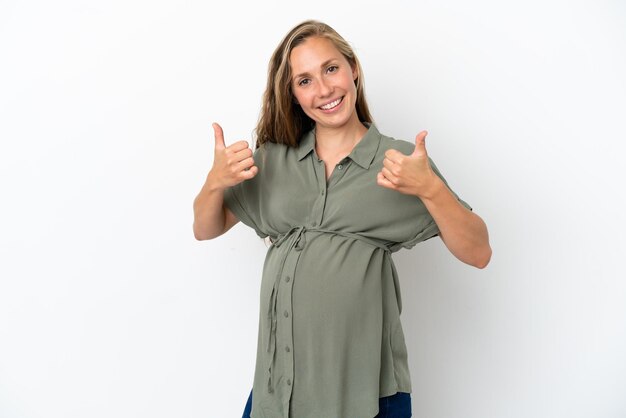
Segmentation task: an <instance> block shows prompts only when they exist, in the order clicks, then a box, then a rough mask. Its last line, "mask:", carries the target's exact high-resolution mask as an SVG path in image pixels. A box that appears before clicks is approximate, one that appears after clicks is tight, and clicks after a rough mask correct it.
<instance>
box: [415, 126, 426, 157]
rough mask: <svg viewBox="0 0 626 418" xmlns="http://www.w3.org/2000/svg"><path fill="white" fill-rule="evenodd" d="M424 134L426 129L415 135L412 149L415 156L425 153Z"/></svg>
mask: <svg viewBox="0 0 626 418" xmlns="http://www.w3.org/2000/svg"><path fill="white" fill-rule="evenodd" d="M426 135H428V132H427V131H422V132H420V133H419V134H417V136H416V137H415V150H413V155H415V156H424V155H427V153H426Z"/></svg>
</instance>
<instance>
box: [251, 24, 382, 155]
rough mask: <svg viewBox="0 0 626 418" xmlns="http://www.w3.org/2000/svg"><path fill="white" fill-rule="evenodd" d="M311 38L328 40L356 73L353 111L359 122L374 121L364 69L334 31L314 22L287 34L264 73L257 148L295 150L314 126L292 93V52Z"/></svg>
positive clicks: (343, 40) (257, 129) (257, 130)
mask: <svg viewBox="0 0 626 418" xmlns="http://www.w3.org/2000/svg"><path fill="white" fill-rule="evenodd" d="M310 37H322V38H326V39H328V40H330V41H331V42H332V43H333V44H334V45H335V47H336V48H337V50H338V51H339V52H341V54H342V55H343V56H344V57H345V58H346V60H348V62H349V63H350V65H351V66H352V67H353V68H356V69H357V71H358V77H357V79H356V80H354V83H355V85H356V92H357V93H356V97H357V99H356V104H355V106H356V111H357V115H358V118H359V120H360V121H361V122H369V123H371V122H372V121H373V119H372V116H371V114H370V111H369V108H368V106H367V101H366V100H365V89H364V86H363V69H362V68H361V63H360V62H359V59H358V58H357V56H356V54H355V53H354V50H353V49H352V47H351V46H350V44H348V42H347V41H346V40H345V39H344V38H343V37H342V36H341V35H339V34H338V33H337V32H336V31H335V30H334V29H333V28H331V27H330V26H328V25H327V24H325V23H322V22H319V21H316V20H307V21H304V22H302V23H300V24H299V25H297V26H296V27H294V28H293V29H291V30H290V31H289V33H288V34H287V36H285V38H284V39H283V40H282V41H281V42H280V44H279V45H278V47H277V48H276V50H275V51H274V53H273V54H272V58H271V59H270V63H269V67H268V72H267V87H266V89H265V93H264V94H263V104H262V107H261V113H260V115H259V121H258V123H257V126H256V136H257V141H256V147H259V146H261V145H262V144H264V143H265V142H274V143H278V144H285V145H288V146H291V147H297V146H298V143H299V141H300V138H301V137H302V135H303V134H305V133H306V132H307V131H309V130H311V129H312V128H313V127H314V126H315V122H314V121H313V120H312V119H311V118H309V117H308V116H307V115H306V114H305V113H304V111H303V110H302V108H301V107H300V106H299V105H298V104H297V103H296V101H295V98H294V95H293V91H292V89H291V77H292V73H291V64H290V62H289V57H290V56H291V51H292V50H293V49H294V48H295V47H297V46H298V45H300V44H302V43H303V42H304V41H305V40H306V39H308V38H310Z"/></svg>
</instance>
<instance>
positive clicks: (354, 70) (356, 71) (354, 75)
mask: <svg viewBox="0 0 626 418" xmlns="http://www.w3.org/2000/svg"><path fill="white" fill-rule="evenodd" d="M351 67H352V80H355V81H356V79H357V78H359V69H358V68H356V65H351Z"/></svg>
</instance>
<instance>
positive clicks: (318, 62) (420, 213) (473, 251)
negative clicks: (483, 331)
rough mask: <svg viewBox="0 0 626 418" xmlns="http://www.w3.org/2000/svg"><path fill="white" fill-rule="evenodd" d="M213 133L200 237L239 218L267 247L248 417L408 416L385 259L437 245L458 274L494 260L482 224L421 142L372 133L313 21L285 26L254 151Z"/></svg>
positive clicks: (390, 268) (322, 29)
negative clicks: (462, 266)
mask: <svg viewBox="0 0 626 418" xmlns="http://www.w3.org/2000/svg"><path fill="white" fill-rule="evenodd" d="M213 127H214V130H215V157H214V163H213V167H212V168H211V171H210V172H209V174H208V176H207V179H206V183H205V184H204V186H203V188H202V190H201V191H200V193H199V194H198V196H197V197H196V199H195V201H194V216H195V218H194V234H195V237H196V238H197V239H199V240H203V239H212V238H215V237H217V236H219V235H221V234H223V233H225V232H226V231H228V230H229V229H230V228H231V227H232V226H233V225H235V224H236V223H237V222H238V221H239V220H241V221H242V222H243V223H244V224H246V225H248V226H250V227H252V228H254V230H255V231H256V233H257V234H258V235H259V236H260V237H270V240H271V242H272V245H271V246H270V247H269V249H268V252H267V257H266V260H265V265H264V268H263V276H262V281H261V304H260V307H261V312H260V322H259V335H258V346H257V359H256V369H255V376H254V385H253V390H252V392H251V393H250V397H249V399H248V405H247V408H246V411H245V412H244V417H246V416H248V415H249V416H251V417H252V418H275V417H286V418H287V417H296V418H309V417H310V418H320V417H336V418H346V417H350V418H371V417H375V416H379V417H384V416H395V417H410V416H411V405H410V392H411V382H410V376H409V368H408V360H407V352H406V346H405V342H404V335H403V332H402V326H401V323H400V312H401V310H402V304H401V296H400V288H399V285H398V278H397V275H396V270H395V267H394V265H393V260H392V258H391V253H392V252H394V251H397V250H399V249H400V248H411V247H413V246H414V245H415V244H417V243H418V242H421V241H424V240H426V239H428V238H431V237H433V236H435V235H439V236H440V237H441V239H442V240H443V241H444V243H445V245H446V246H447V247H448V248H449V250H450V251H451V252H452V253H453V254H454V255H455V256H456V257H457V258H458V259H460V260H461V261H463V262H465V263H468V264H470V265H473V266H476V267H479V268H483V267H485V266H486V265H487V263H488V262H489V259H490V257H491V248H490V246H489V240H488V234H487V228H486V226H485V224H484V222H483V221H482V220H481V219H480V217H479V216H477V215H476V214H474V213H473V212H471V210H470V209H471V208H470V207H469V205H467V203H465V202H464V201H462V200H460V199H459V198H458V197H457V196H456V194H454V192H452V191H451V190H450V189H449V188H448V187H447V183H446V182H445V180H444V179H443V177H442V176H441V174H440V173H439V171H438V170H437V168H436V166H435V165H434V164H433V162H432V160H430V159H429V157H428V155H427V153H426V148H425V145H424V138H425V137H426V134H427V133H426V131H422V132H420V133H419V134H418V135H417V137H416V140H415V145H413V144H411V143H409V142H406V141H400V140H395V139H393V138H390V137H387V136H385V135H382V134H380V133H379V132H378V130H377V129H376V127H375V125H374V124H373V123H372V117H371V116H370V113H369V110H368V106H367V102H366V101H365V95H364V88H363V74H362V69H361V66H360V64H359V61H358V59H357V57H356V56H355V54H354V52H353V51H352V49H351V47H350V46H349V45H348V43H347V42H346V41H345V40H344V39H343V38H342V37H341V36H340V35H339V34H337V33H336V32H335V31H334V30H333V29H332V28H330V27H329V26H328V25H325V24H323V23H320V22H316V21H306V22H303V23H301V24H300V25H298V26H296V27H295V28H293V29H292V30H291V31H290V32H289V33H288V34H287V36H286V37H285V38H284V39H283V41H282V42H281V43H280V45H279V46H278V48H277V49H276V51H275V52H274V54H273V56H272V58H271V61H270V66H269V74H268V84H267V89H266V92H265V95H264V100H263V107H262V111H261V116H260V118H259V122H258V125H257V130H256V132H257V137H258V141H257V146H256V150H255V151H254V152H253V151H252V150H251V149H250V148H249V147H248V145H247V143H246V142H245V141H239V142H235V143H234V144H232V145H230V146H228V147H227V146H226V145H225V143H224V137H223V132H222V129H221V127H220V126H219V125H217V124H214V125H213ZM253 393H254V395H253ZM392 411H396V412H392ZM392 413H393V414H394V415H391V414H392ZM388 414H389V415H388Z"/></svg>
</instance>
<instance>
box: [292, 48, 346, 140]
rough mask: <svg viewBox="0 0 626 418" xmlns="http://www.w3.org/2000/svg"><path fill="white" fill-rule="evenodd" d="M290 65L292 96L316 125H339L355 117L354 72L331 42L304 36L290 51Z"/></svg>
mask: <svg viewBox="0 0 626 418" xmlns="http://www.w3.org/2000/svg"><path fill="white" fill-rule="evenodd" d="M290 64H291V74H292V80H291V87H292V91H293V94H294V96H295V99H296V100H297V102H298V104H299V105H300V107H302V110H303V111H304V113H305V114H306V115H307V116H309V117H310V118H311V119H312V120H313V121H315V124H316V126H318V127H319V126H323V127H328V128H339V127H342V126H344V125H345V124H346V123H347V122H348V121H350V119H351V118H357V115H356V108H355V104H356V86H355V84H354V80H355V79H356V78H357V76H358V74H357V71H356V68H355V69H353V68H352V67H351V66H350V63H349V62H348V60H347V59H346V58H345V57H344V56H343V55H342V54H341V52H339V50H338V49H337V48H336V47H335V45H334V44H333V43H332V41H330V40H328V39H326V38H319V37H313V38H308V39H307V40H305V41H304V42H303V43H302V44H300V45H298V46H297V47H295V48H294V49H293V50H292V51H291V55H290ZM357 120H358V118H357Z"/></svg>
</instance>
